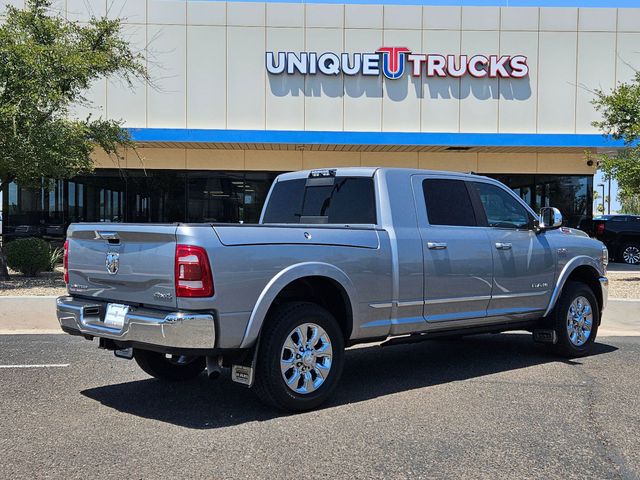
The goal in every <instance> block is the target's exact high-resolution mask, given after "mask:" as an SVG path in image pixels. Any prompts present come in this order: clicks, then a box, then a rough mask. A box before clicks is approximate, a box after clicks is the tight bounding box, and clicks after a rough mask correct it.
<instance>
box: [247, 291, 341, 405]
mask: <svg viewBox="0 0 640 480" xmlns="http://www.w3.org/2000/svg"><path fill="white" fill-rule="evenodd" d="M343 360H344V338H343V334H342V330H341V329H340V326H339V325H338V322H337V321H336V319H335V318H334V317H333V315H331V314H330V313H329V312H328V311H326V310H325V309H324V308H322V307H320V306H318V305H316V304H313V303H306V302H295V303H289V304H286V305H284V306H282V307H280V308H278V310H276V311H275V312H274V314H273V316H272V317H271V318H270V319H269V324H268V325H267V327H266V328H265V330H264V331H263V333H262V338H261V341H260V346H259V350H258V361H257V366H256V380H255V384H254V388H255V391H256V394H257V395H258V397H259V398H260V399H261V400H262V401H263V402H265V403H266V404H268V405H271V406H274V407H276V408H279V409H282V410H288V411H296V412H300V411H305V410H311V409H313V408H316V407H318V406H319V405H320V404H321V403H323V402H324V401H325V400H326V399H327V398H328V397H329V396H330V395H331V393H332V392H333V390H334V389H335V387H336V386H337V384H338V380H339V379H340V375H341V373H342V364H343Z"/></svg>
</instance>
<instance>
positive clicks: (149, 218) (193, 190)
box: [4, 169, 593, 239]
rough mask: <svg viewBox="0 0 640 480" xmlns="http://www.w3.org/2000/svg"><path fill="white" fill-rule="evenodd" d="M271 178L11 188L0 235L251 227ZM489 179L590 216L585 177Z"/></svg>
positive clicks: (119, 175)
mask: <svg viewBox="0 0 640 480" xmlns="http://www.w3.org/2000/svg"><path fill="white" fill-rule="evenodd" d="M278 173H279V172H243V171H236V172H222V171H183V170H146V171H145V170H133V169H132V170H116V169H101V170H98V171H97V173H96V174H94V175H87V176H80V177H76V178H74V179H72V180H69V181H43V182H42V183H41V186H40V187H36V188H34V187H28V188H27V187H19V186H17V185H16V184H15V183H12V184H10V185H8V186H7V187H6V190H5V192H7V194H6V195H5V196H4V211H5V212H6V213H5V218H4V227H5V228H4V233H5V234H7V235H9V236H12V235H14V236H40V237H43V238H48V239H62V238H64V235H65V232H66V228H67V227H68V226H69V224H70V223H72V222H105V223H109V222H129V223H131V222H141V223H146V222H157V223H172V222H211V223H214V222H218V223H227V222H229V223H237V222H243V223H257V222H258V221H259V219H260V213H261V211H262V206H263V204H264V202H265V200H266V198H267V195H268V193H269V189H270V188H271V184H272V183H273V180H274V179H275V178H276V176H277V175H278ZM492 176H493V177H495V178H497V179H498V180H500V181H502V182H504V183H505V184H506V185H508V186H510V187H511V188H512V189H513V190H514V191H515V192H516V194H517V195H519V196H520V198H522V199H523V200H524V201H525V202H526V203H528V204H529V205H530V206H531V207H532V208H533V209H534V210H535V211H539V209H540V208H541V207H543V206H554V207H557V208H559V209H560V211H561V212H562V214H563V216H564V219H565V225H568V226H572V227H581V226H583V225H584V224H586V223H587V222H588V221H589V220H590V218H591V209H590V205H591V196H592V194H591V192H592V187H593V178H592V177H591V176H586V175H584V176H579V175H528V174H527V175H492Z"/></svg>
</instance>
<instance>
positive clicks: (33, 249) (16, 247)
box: [5, 238, 51, 276]
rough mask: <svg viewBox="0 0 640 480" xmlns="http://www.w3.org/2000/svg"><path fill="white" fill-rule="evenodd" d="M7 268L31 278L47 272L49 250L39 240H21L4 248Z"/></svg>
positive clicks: (49, 257)
mask: <svg viewBox="0 0 640 480" xmlns="http://www.w3.org/2000/svg"><path fill="white" fill-rule="evenodd" d="M5 250H6V254H7V264H8V265H9V268H12V269H13V270H16V271H18V272H20V273H23V274H24V275H28V276H32V275H37V274H38V273H40V272H44V271H48V270H49V267H50V264H51V248H50V247H49V244H48V243H47V242H45V241H44V240H42V239H41V238H21V239H18V240H14V241H12V242H9V243H8V244H7V245H6V246H5Z"/></svg>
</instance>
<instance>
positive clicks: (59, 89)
mask: <svg viewBox="0 0 640 480" xmlns="http://www.w3.org/2000/svg"><path fill="white" fill-rule="evenodd" d="M50 6H51V0H27V1H26V5H25V8H24V9H23V10H19V9H17V8H14V7H11V6H8V7H7V10H6V18H5V23H4V24H3V25H1V26H0V189H1V188H2V187H3V186H4V185H6V184H8V183H9V182H12V181H17V182H19V183H20V184H22V185H29V184H35V183H38V182H40V181H41V178H42V177H47V178H54V179H64V178H69V177H72V176H75V175H78V174H81V173H87V172H90V171H92V170H93V162H92V160H91V152H92V151H93V150H94V148H96V147H99V148H102V149H103V150H105V152H107V153H108V154H110V155H118V151H119V149H120V147H127V146H133V143H132V140H131V138H130V136H129V134H128V132H127V131H126V130H125V129H123V128H122V122H120V121H116V120H105V119H102V118H92V116H89V117H88V118H86V119H77V118H73V116H72V115H71V110H70V109H71V107H73V106H74V105H79V104H87V100H86V98H85V97H84V96H83V93H84V92H85V91H86V90H87V89H88V88H89V87H90V86H91V84H92V83H93V82H95V81H96V80H98V79H100V78H106V77H111V76H119V77H120V78H122V79H123V80H124V81H125V82H126V83H127V84H128V85H129V86H131V85H132V82H133V80H134V79H136V78H142V79H144V80H147V79H148V77H147V72H146V68H145V66H144V65H145V64H144V57H143V55H142V54H141V53H136V52H134V51H132V49H131V47H130V46H129V44H128V43H127V42H126V41H125V40H124V39H123V36H122V24H121V21H120V20H118V19H115V20H114V19H108V18H92V19H91V20H90V21H89V22H88V23H87V24H80V23H78V22H71V21H68V20H66V19H64V18H62V17H60V16H56V15H54V14H52V12H51V10H50ZM6 278H8V271H7V268H6V262H5V261H4V255H3V254H2V251H1V250H0V279H6Z"/></svg>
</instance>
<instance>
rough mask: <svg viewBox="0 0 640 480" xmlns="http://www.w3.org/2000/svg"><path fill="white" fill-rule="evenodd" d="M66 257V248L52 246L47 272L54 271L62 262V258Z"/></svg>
mask: <svg viewBox="0 0 640 480" xmlns="http://www.w3.org/2000/svg"><path fill="white" fill-rule="evenodd" d="M63 258H64V249H62V248H60V247H58V248H52V249H50V251H49V268H48V269H47V272H53V271H54V270H55V268H56V266H57V265H59V264H61V263H62V259H63Z"/></svg>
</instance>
